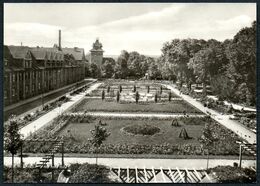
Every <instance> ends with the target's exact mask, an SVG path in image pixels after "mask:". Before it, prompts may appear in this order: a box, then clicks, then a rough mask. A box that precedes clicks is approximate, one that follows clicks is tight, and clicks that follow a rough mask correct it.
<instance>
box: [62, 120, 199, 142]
mask: <svg viewBox="0 0 260 186" xmlns="http://www.w3.org/2000/svg"><path fill="white" fill-rule="evenodd" d="M98 121H99V120H93V121H91V122H90V123H70V124H69V125H67V126H66V127H65V128H64V129H63V130H62V131H61V132H60V135H71V136H72V138H74V139H75V141H77V142H78V143H84V142H86V141H87V140H88V138H90V137H91V133H90V130H92V129H94V125H95V124H96V123H97V122H98ZM104 122H105V123H107V126H105V128H106V129H107V130H108V131H109V132H111V135H110V136H109V137H108V138H107V140H106V141H105V144H143V145H156V144H163V143H169V144H171V145H176V144H182V143H190V144H199V142H198V140H197V139H198V138H199V137H200V136H201V135H202V129H203V127H204V123H203V122H202V123H201V124H200V125H189V123H183V122H182V124H181V126H180V127H173V126H171V123H172V121H171V120H154V119H153V120H149V119H146V120H129V119H122V120H114V119H109V120H103V121H102V123H104ZM136 124H138V125H145V124H149V125H151V126H155V127H158V128H159V129H160V132H159V133H156V134H154V135H151V136H149V135H148V136H147V135H146V136H142V135H130V134H127V133H125V132H123V130H122V129H123V128H124V127H128V126H131V125H136ZM182 128H185V129H186V131H187V133H188V135H189V136H190V137H192V138H191V139H189V140H184V139H181V138H179V134H180V132H181V129H182Z"/></svg>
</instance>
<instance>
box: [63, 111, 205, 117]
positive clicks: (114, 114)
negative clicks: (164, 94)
mask: <svg viewBox="0 0 260 186" xmlns="http://www.w3.org/2000/svg"><path fill="white" fill-rule="evenodd" d="M66 115H73V116H77V115H90V116H102V117H111V116H112V117H124V118H135V117H138V118H176V117H187V115H188V116H189V117H205V116H206V115H205V114H186V115H184V114H181V113H179V114H178V113H136V112H87V113H83V112H77V113H68V114H66Z"/></svg>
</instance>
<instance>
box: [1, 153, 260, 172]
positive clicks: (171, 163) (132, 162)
mask: <svg viewBox="0 0 260 186" xmlns="http://www.w3.org/2000/svg"><path fill="white" fill-rule="evenodd" d="M40 160H42V158H41V157H27V158H23V161H24V163H25V164H26V165H27V164H34V163H38V162H39V161H40ZM14 162H15V164H16V165H19V164H20V158H19V157H15V160H14ZM86 162H87V163H93V164H94V163H96V158H84V157H66V154H65V158H64V163H65V164H66V165H68V164H71V163H86ZM234 162H236V163H239V160H238V159H209V164H208V166H209V168H210V167H216V166H218V165H231V166H233V163H234ZM54 163H55V166H58V165H61V157H55V160H54ZM11 164H12V158H11V157H5V158H4V165H6V166H11ZM98 164H102V165H106V166H108V167H113V168H117V167H124V168H126V167H129V168H135V167H139V168H141V167H146V168H152V167H154V168H160V167H163V168H168V167H171V168H175V167H178V168H196V169H205V168H206V167H207V159H138V158H98ZM47 165H50V164H47ZM242 166H243V167H249V166H253V167H255V166H256V160H243V161H242Z"/></svg>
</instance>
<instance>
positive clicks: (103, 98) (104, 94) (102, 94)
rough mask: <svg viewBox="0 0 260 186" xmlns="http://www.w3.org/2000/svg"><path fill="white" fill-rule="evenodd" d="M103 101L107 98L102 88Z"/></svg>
mask: <svg viewBox="0 0 260 186" xmlns="http://www.w3.org/2000/svg"><path fill="white" fill-rule="evenodd" d="M101 98H102V101H103V100H104V99H105V91H104V90H102V95H101Z"/></svg>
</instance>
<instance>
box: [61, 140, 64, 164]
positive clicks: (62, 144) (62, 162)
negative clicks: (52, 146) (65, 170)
mask: <svg viewBox="0 0 260 186" xmlns="http://www.w3.org/2000/svg"><path fill="white" fill-rule="evenodd" d="M61 166H62V167H64V142H63V141H62V143H61Z"/></svg>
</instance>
